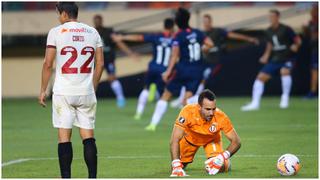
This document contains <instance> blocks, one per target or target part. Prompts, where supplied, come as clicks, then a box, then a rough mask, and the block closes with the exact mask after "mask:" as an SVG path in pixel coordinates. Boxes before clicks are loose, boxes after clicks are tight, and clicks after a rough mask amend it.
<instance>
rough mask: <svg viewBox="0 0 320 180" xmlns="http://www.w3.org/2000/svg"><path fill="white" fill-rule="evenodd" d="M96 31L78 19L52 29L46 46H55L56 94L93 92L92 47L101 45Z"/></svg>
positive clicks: (93, 50)
mask: <svg viewBox="0 0 320 180" xmlns="http://www.w3.org/2000/svg"><path fill="white" fill-rule="evenodd" d="M102 46H103V44H102V41H101V38H100V35H99V33H98V32H97V31H96V29H94V28H93V27H90V26H88V25H86V24H83V23H79V22H67V23H64V24H62V25H59V26H57V27H55V28H52V29H51V30H50V32H49V34H48V38H47V48H56V50H57V54H56V77H55V82H54V86H53V93H54V94H56V95H89V94H93V93H94V87H93V73H94V55H95V52H96V48H98V47H102Z"/></svg>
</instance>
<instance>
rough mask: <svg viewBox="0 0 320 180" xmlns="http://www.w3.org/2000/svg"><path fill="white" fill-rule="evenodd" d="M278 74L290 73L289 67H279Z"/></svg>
mask: <svg viewBox="0 0 320 180" xmlns="http://www.w3.org/2000/svg"><path fill="white" fill-rule="evenodd" d="M280 74H281V75H282V76H286V75H290V69H288V68H281V70H280Z"/></svg>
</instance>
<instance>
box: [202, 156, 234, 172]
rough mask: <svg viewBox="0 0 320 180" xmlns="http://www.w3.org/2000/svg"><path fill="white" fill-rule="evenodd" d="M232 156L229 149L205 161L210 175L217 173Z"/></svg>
mask: <svg viewBox="0 0 320 180" xmlns="http://www.w3.org/2000/svg"><path fill="white" fill-rule="evenodd" d="M229 157H230V152H229V151H225V152H223V153H221V154H219V155H218V156H215V157H212V158H209V159H208V160H206V161H205V166H206V170H207V172H208V174H209V175H216V174H217V173H218V172H219V170H220V169H221V167H222V166H223V164H224V161H225V160H227V159H229Z"/></svg>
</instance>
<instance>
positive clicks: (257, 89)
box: [241, 72, 271, 111]
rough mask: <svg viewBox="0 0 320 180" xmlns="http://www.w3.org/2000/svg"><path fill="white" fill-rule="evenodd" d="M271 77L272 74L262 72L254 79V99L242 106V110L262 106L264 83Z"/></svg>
mask: <svg viewBox="0 0 320 180" xmlns="http://www.w3.org/2000/svg"><path fill="white" fill-rule="evenodd" d="M270 79H271V76H270V75H269V74H267V73H264V72H260V73H259V74H258V76H257V78H256V80H255V81H254V84H253V88H252V101H251V102H250V103H249V104H247V105H245V106H242V107H241V110H242V111H253V110H258V109H259V107H260V100H261V97H262V94H263V90H264V84H265V83H266V82H267V81H269V80H270Z"/></svg>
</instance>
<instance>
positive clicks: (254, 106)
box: [241, 10, 301, 111]
mask: <svg viewBox="0 0 320 180" xmlns="http://www.w3.org/2000/svg"><path fill="white" fill-rule="evenodd" d="M269 17H270V23H271V26H270V27H269V28H268V29H267V31H266V37H267V45H266V49H265V52H264V54H263V55H262V57H261V58H260V62H261V63H262V64H265V66H264V67H263V68H262V70H261V71H260V72H259V74H258V76H257V78H256V80H255V82H254V84H253V90H252V101H251V103H249V104H247V105H245V106H243V107H242V108H241V109H242V111H252V110H258V109H259V107H260V100H261V96H262V94H263V90H264V84H265V83H266V82H267V81H269V80H270V79H271V77H272V76H273V75H275V74H278V73H279V72H280V74H281V83H282V95H281V101H280V105H279V106H280V108H282V109H285V108H288V106H289V95H290V90H291V85H292V78H291V70H292V61H293V60H294V53H297V52H298V49H299V47H300V45H301V39H300V37H299V36H297V35H296V34H295V32H294V31H293V30H292V28H291V27H289V26H287V25H284V24H281V23H280V21H279V19H280V12H279V11H278V10H270V16H269ZM268 61H269V62H268Z"/></svg>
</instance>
